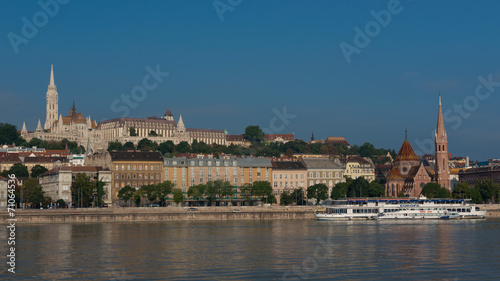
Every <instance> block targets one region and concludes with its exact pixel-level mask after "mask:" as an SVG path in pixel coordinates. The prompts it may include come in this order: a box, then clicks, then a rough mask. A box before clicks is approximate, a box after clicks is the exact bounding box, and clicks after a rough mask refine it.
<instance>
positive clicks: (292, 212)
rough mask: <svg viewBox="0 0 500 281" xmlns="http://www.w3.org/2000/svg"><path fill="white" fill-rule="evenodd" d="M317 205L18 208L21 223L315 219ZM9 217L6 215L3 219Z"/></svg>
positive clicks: (18, 219) (18, 218)
mask: <svg viewBox="0 0 500 281" xmlns="http://www.w3.org/2000/svg"><path fill="white" fill-rule="evenodd" d="M316 208H317V207H315V206H290V207H289V206H287V207H282V206H270V207H195V209H196V211H190V210H189V208H186V207H152V208H142V207H139V208H135V207H131V208H88V209H87V208H82V209H52V210H46V209H42V210H19V209H17V210H16V217H15V218H16V219H17V222H18V223H68V222H126V221H189V220H192V221H211V220H217V221H227V220H280V219H285V220H304V219H314V210H316ZM7 218H8V217H7V215H6V214H5V215H4V220H6V219H7Z"/></svg>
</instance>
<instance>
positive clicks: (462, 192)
mask: <svg viewBox="0 0 500 281" xmlns="http://www.w3.org/2000/svg"><path fill="white" fill-rule="evenodd" d="M471 190H472V187H471V186H469V185H468V184H467V183H466V182H462V183H459V184H457V185H456V186H455V187H454V188H453V193H452V196H453V198H458V199H466V198H470V193H471Z"/></svg>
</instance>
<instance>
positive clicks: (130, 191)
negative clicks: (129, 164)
mask: <svg viewBox="0 0 500 281" xmlns="http://www.w3.org/2000/svg"><path fill="white" fill-rule="evenodd" d="M134 194H135V189H134V188H132V187H131V186H130V185H126V186H124V187H122V188H120V190H119V191H118V198H120V200H122V201H125V202H128V201H129V200H130V199H132V197H133V196H134Z"/></svg>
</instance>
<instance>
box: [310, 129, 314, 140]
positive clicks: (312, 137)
mask: <svg viewBox="0 0 500 281" xmlns="http://www.w3.org/2000/svg"><path fill="white" fill-rule="evenodd" d="M312 141H314V130H313V131H312V134H311V142H312Z"/></svg>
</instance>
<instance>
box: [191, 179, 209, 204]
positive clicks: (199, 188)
mask: <svg viewBox="0 0 500 281" xmlns="http://www.w3.org/2000/svg"><path fill="white" fill-rule="evenodd" d="M204 193H205V185H204V184H198V185H193V186H190V187H189V188H188V192H187V195H188V197H191V198H193V199H194V200H196V202H197V203H198V202H199V201H200V199H201V198H203V194H204Z"/></svg>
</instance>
